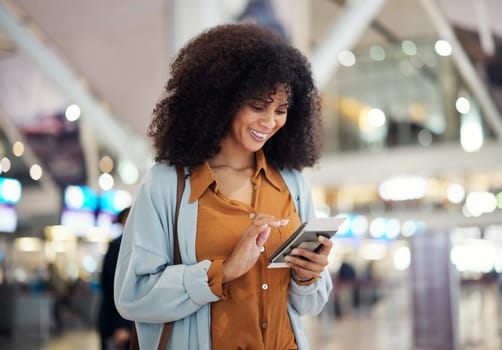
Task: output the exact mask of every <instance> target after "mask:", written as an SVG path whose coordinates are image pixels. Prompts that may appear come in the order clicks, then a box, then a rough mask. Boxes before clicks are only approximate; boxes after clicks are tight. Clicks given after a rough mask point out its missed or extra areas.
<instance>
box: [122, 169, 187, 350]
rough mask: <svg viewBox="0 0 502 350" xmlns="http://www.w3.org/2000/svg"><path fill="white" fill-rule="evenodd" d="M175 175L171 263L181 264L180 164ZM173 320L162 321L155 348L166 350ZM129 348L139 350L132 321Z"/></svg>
mask: <svg viewBox="0 0 502 350" xmlns="http://www.w3.org/2000/svg"><path fill="white" fill-rule="evenodd" d="M176 175H178V185H177V188H176V209H175V211H174V227H173V242H174V247H173V264H174V265H178V264H181V254H180V244H179V241H178V215H179V211H180V205H181V198H182V197H183V191H184V190H185V172H184V170H183V168H182V167H181V166H176ZM173 325H174V322H166V323H164V327H163V328H162V333H161V334H160V340H159V345H158V346H157V350H166V349H167V343H168V341H169V336H170V335H171V331H172V329H173ZM129 350H139V341H138V334H137V331H136V326H135V324H134V323H133V328H132V332H131V342H130V346H129Z"/></svg>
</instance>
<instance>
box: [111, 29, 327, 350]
mask: <svg viewBox="0 0 502 350" xmlns="http://www.w3.org/2000/svg"><path fill="white" fill-rule="evenodd" d="M319 123H320V117H319V98H318V94H317V91H316V89H315V87H314V85H313V81H312V74H311V71H310V67H309V64H308V62H307V60H306V59H305V57H304V56H303V55H302V54H301V53H300V52H299V51H298V50H296V49H294V48H293V47H291V46H290V45H288V44H287V43H285V42H284V41H283V40H282V39H281V38H280V37H278V36H277V35H276V34H274V33H273V32H270V31H269V30H266V29H264V28H261V27H258V26H255V25H252V24H229V25H222V26H218V27H215V28H212V29H210V30H208V31H207V32H204V33H202V34H201V35H199V36H197V37H196V38H194V39H193V40H192V41H190V42H189V43H188V44H187V45H186V46H185V47H184V48H182V49H181V51H180V52H179V54H178V56H177V57H176V59H175V61H174V62H173V64H172V68H171V78H170V79H169V81H168V83H167V86H166V95H165V97H164V98H163V99H162V100H161V101H160V102H159V104H158V105H157V107H156V108H155V110H154V119H153V121H152V123H151V125H150V129H149V136H151V137H152V138H153V140H154V145H155V149H156V161H157V164H156V165H154V166H153V168H152V169H151V171H150V172H149V174H148V175H147V176H146V178H145V180H144V181H143V183H142V185H141V187H140V189H139V193H138V195H137V198H136V200H135V204H134V206H133V208H132V210H131V213H130V216H129V220H128V222H127V225H126V228H125V232H124V236H123V239H122V246H121V250H120V256H119V263H118V266H117V273H116V278H115V291H116V292H115V299H116V302H117V306H118V309H119V311H120V312H121V313H122V315H123V316H124V317H125V318H129V319H132V320H134V321H136V326H137V330H138V334H139V342H140V346H141V348H144V349H153V348H155V346H156V344H157V342H158V339H159V335H160V332H161V328H162V324H163V323H165V322H169V321H173V320H174V321H176V322H175V324H174V328H173V331H172V334H171V336H170V341H169V349H210V348H212V349H274V350H276V349H308V342H307V340H306V338H305V335H304V333H303V328H302V325H301V322H300V318H299V315H301V314H317V313H319V312H320V311H321V310H322V307H323V306H324V304H325V303H326V301H327V299H328V296H329V293H330V291H331V279H330V276H329V274H328V273H327V270H326V269H325V268H326V266H327V264H328V254H329V251H330V249H331V247H332V243H331V241H330V240H328V239H323V238H321V239H320V241H321V243H322V245H323V248H322V249H321V251H320V252H319V253H317V254H316V253H312V252H308V251H304V250H301V249H300V250H298V251H294V252H293V253H294V254H295V256H297V257H292V256H291V257H288V262H289V264H290V268H281V269H267V265H268V257H269V256H270V254H271V253H272V252H273V251H274V250H275V249H276V248H277V247H278V246H279V245H280V244H281V243H282V242H283V241H284V240H285V239H286V238H287V237H288V236H289V235H290V234H291V233H293V232H294V230H295V229H296V228H297V227H298V226H299V225H300V223H301V222H303V221H308V220H309V219H310V218H312V217H313V205H312V200H311V193H310V190H309V188H308V186H307V183H306V181H305V179H304V178H303V176H302V175H301V174H300V173H299V170H301V169H303V168H304V167H306V166H312V165H314V164H315V163H316V161H317V160H318V159H319V156H320V146H319V137H318V132H319V130H320V128H319ZM174 166H183V167H184V169H185V173H186V179H185V191H184V194H183V198H182V203H181V206H180V212H179V219H178V220H179V221H178V237H179V244H180V252H181V257H182V261H183V264H181V265H174V266H171V262H172V251H173V248H172V247H173V238H172V232H173V224H172V223H173V217H174V209H175V197H176V196H175V193H176V182H177V177H176V170H175V167H174ZM305 258H306V259H305ZM307 259H308V260H307Z"/></svg>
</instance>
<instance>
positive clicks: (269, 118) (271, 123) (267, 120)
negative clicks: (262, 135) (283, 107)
mask: <svg viewBox="0 0 502 350" xmlns="http://www.w3.org/2000/svg"><path fill="white" fill-rule="evenodd" d="M260 124H261V125H263V126H265V127H267V128H270V129H272V128H274V127H275V117H274V113H272V112H269V113H266V114H265V115H264V116H263V118H261V119H260Z"/></svg>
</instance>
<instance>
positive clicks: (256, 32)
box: [148, 23, 321, 170]
mask: <svg viewBox="0 0 502 350" xmlns="http://www.w3.org/2000/svg"><path fill="white" fill-rule="evenodd" d="M279 84H284V86H285V87H286V88H287V91H288V98H289V101H288V102H289V107H288V117H287V122H286V124H285V125H284V126H283V127H282V128H281V129H280V130H279V131H278V132H277V133H276V134H275V135H274V136H273V137H272V138H271V139H270V140H268V141H267V143H266V144H265V145H264V147H263V151H264V153H265V156H266V158H267V161H268V162H270V163H271V164H273V165H274V166H276V167H277V168H279V169H296V170H301V169H303V168H304V167H306V166H313V165H314V164H315V163H316V162H317V161H318V159H319V157H320V148H321V146H320V137H319V136H320V134H319V133H320V100H319V95H318V92H317V89H316V88H315V86H314V83H313V78H312V72H311V70H310V64H309V63H308V61H307V59H306V58H305V56H304V55H303V54H302V53H301V52H300V51H299V50H297V49H295V48H294V47H292V46H291V45H289V44H288V43H287V42H285V41H284V40H283V39H282V38H281V37H280V36H279V35H277V34H276V33H274V32H272V31H270V30H268V29H266V28H263V27H260V26H258V25H254V24H242V23H241V24H225V25H220V26H217V27H214V28H212V29H209V30H208V31H205V32H203V33H202V34H200V35H198V36H196V37H195V38H193V39H192V40H191V41H190V42H189V43H188V44H187V45H186V46H185V47H183V48H182V49H181V50H180V52H179V54H178V56H177V57H176V58H175V60H174V62H173V63H172V65H171V77H170V79H169V81H168V82H167V85H166V88H165V97H163V99H161V100H160V102H159V103H158V104H157V106H156V107H155V109H154V111H153V120H152V122H151V124H150V127H149V129H148V136H150V137H152V139H153V142H154V147H155V150H156V155H155V160H156V161H157V162H162V161H165V162H168V163H169V164H173V165H182V166H189V167H194V166H196V165H199V164H201V163H203V162H204V161H205V160H208V159H210V158H212V157H213V156H215V155H216V154H217V153H218V152H219V151H220V141H221V139H222V138H223V137H224V136H225V134H226V133H227V132H228V130H229V129H230V125H231V123H232V120H233V118H234V117H235V115H236V113H237V111H238V110H239V108H240V107H241V105H243V103H244V102H245V101H247V100H249V99H250V98H255V97H257V96H263V95H268V94H270V93H272V92H273V91H275V89H276V88H277V86H278V85H279Z"/></svg>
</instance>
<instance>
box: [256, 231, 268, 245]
mask: <svg viewBox="0 0 502 350" xmlns="http://www.w3.org/2000/svg"><path fill="white" fill-rule="evenodd" d="M269 235H270V227H269V226H267V228H266V229H265V230H263V231H262V232H260V233H259V234H258V236H257V237H256V246H257V247H262V246H263V245H264V244H265V242H266V241H267V238H268V236H269Z"/></svg>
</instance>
